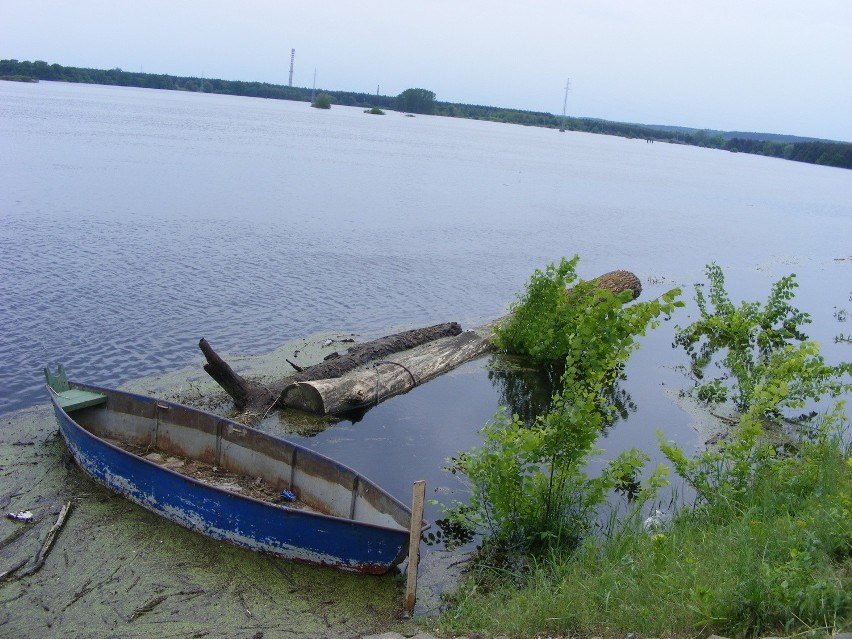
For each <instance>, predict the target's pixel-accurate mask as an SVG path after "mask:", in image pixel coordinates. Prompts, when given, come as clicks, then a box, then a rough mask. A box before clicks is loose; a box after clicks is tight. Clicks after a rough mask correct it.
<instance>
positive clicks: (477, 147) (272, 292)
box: [0, 82, 852, 413]
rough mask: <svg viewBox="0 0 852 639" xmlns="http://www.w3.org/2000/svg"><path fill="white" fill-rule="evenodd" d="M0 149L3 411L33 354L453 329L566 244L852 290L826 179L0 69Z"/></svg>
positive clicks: (770, 163) (704, 154)
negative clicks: (450, 325)
mask: <svg viewBox="0 0 852 639" xmlns="http://www.w3.org/2000/svg"><path fill="white" fill-rule="evenodd" d="M0 145H2V148H3V149H4V152H3V153H2V154H0V180H2V189H0V222H2V225H0V256H2V257H0V312H2V324H3V331H2V333H0V361H2V365H0V387H2V388H3V394H2V397H0V413H2V412H6V411H10V410H15V409H18V408H21V407H24V406H27V405H30V404H33V403H35V402H41V401H43V399H44V398H43V391H42V388H41V377H40V369H41V367H42V366H43V365H45V364H47V363H55V362H58V361H62V362H64V363H65V364H66V367H67V368H68V369H69V370H71V371H73V372H74V373H75V375H77V376H78V377H80V376H82V377H86V378H87V379H89V380H91V381H94V382H101V383H106V384H111V385H114V384H119V383H121V382H123V381H126V380H128V379H130V378H132V377H138V376H142V375H147V374H152V373H156V372H161V371H166V370H171V369H176V368H179V367H182V366H186V365H190V364H193V363H195V362H197V360H198V359H199V357H200V355H199V352H198V350H197V342H198V339H199V338H200V337H202V336H203V337H206V338H207V339H208V340H210V342H211V344H213V345H214V347H215V348H217V350H220V351H222V352H244V353H253V352H261V351H265V350H270V349H272V348H274V347H275V346H277V345H279V344H280V343H282V342H283V341H285V340H288V339H292V338H297V337H302V336H305V335H307V334H310V333H312V332H314V331H318V330H334V331H338V330H339V331H346V332H354V333H358V334H360V335H362V336H364V337H372V336H375V335H378V334H382V333H384V332H387V331H388V330H390V329H397V328H400V329H401V328H410V327H412V326H417V325H425V324H431V323H437V322H442V321H449V320H458V321H461V322H462V323H463V324H464V325H467V326H470V325H471V324H474V323H477V322H480V321H484V320H489V319H492V318H494V317H496V316H498V315H500V314H501V313H502V312H504V310H505V308H506V306H507V305H508V303H509V302H511V301H512V300H513V298H514V295H515V292H516V291H517V290H519V288H521V287H522V285H523V283H524V282H525V281H526V279H527V278H528V276H529V274H530V273H531V271H532V270H533V269H534V268H537V267H543V266H544V265H545V264H547V263H548V262H550V261H553V260H556V259H558V258H559V257H560V256H562V255H568V256H570V255H573V254H574V253H579V254H580V255H581V256H582V261H581V271H582V274H583V275H584V276H587V277H590V276H593V275H596V274H598V273H600V272H603V271H607V270H611V269H615V268H629V269H631V270H634V271H635V272H637V273H638V274H639V275H640V277H641V278H642V279H643V280H646V279H647V278H648V277H651V276H653V277H663V276H664V277H667V278H668V281H667V284H670V285H674V284H682V285H685V286H687V287H688V286H689V285H690V284H691V283H692V282H693V281H695V280H696V279H698V278H699V277H700V276H701V271H702V267H703V265H704V264H706V263H707V262H709V261H711V260H717V261H719V262H720V263H721V264H723V266H725V267H726V268H728V269H733V272H732V273H730V279H731V281H732V284H733V285H732V288H734V289H736V287H737V284H734V282H735V281H736V278H737V276H738V272H739V273H745V274H746V276H745V277H744V279H745V280H747V281H749V283H750V284H752V283H753V284H754V285H755V287H757V288H758V289H759V291H760V292H759V295H760V296H761V297H762V296H764V295H765V291H767V290H768V283H769V282H771V281H773V278H775V277H776V276H777V274H779V273H780V274H783V273H786V272H790V271H792V270H798V271H808V272H810V273H811V276H812V278H813V281H814V282H817V285H819V284H818V283H819V282H821V281H822V282H824V281H826V279H829V280H832V281H833V282H834V284H833V285H832V286H831V287H823V290H821V291H819V292H818V293H816V294H815V295H814V298H815V299H814V302H815V304H816V305H817V306H819V307H821V308H822V307H827V308H829V309H830V307H831V306H832V305H836V304H839V303H840V304H842V303H846V302H847V299H848V294H849V292H850V291H849V290H841V291H840V294H839V295H837V294H836V293H837V286H838V284H837V283H838V282H842V281H844V279H843V278H845V281H846V282H847V285H846V289H852V286H850V285H849V284H848V283H849V282H850V281H852V278H849V263H843V262H834V261H833V260H834V258H843V257H849V249H848V239H849V237H850V236H852V235H851V234H850V233H849V231H850V216H852V213H850V202H852V189H851V188H850V173H849V172H848V171H842V170H840V169H828V168H823V167H814V166H810V165H798V164H793V163H788V162H783V161H779V160H773V159H769V158H759V157H755V156H746V155H744V154H738V155H731V154H725V153H722V152H719V151H711V150H703V149H695V148H690V147H677V146H673V145H665V144H655V145H646V144H644V143H643V142H641V141H631V140H622V139H617V138H608V137H604V136H592V135H585V134H572V133H566V134H562V135H559V134H557V133H555V132H554V131H549V130H543V129H535V128H523V127H517V126H509V125H501V124H494V123H486V122H470V121H461V120H451V119H446V118H431V117H420V116H418V117H417V118H404V117H402V116H401V115H400V114H396V113H388V114H387V115H386V116H383V117H379V116H368V115H365V114H363V113H362V112H361V111H360V110H359V109H351V108H343V107H334V108H333V109H332V110H331V111H330V112H323V111H319V110H316V109H310V108H309V107H308V106H307V105H306V104H304V103H291V102H279V101H270V100H252V99H246V98H235V97H227V96H214V95H206V94H205V95H197V94H186V93H175V92H163V91H148V90H140V89H125V88H117V87H98V86H84V85H65V84H56V83H49V82H42V83H39V84H33V85H26V84H19V83H4V82H0ZM785 262H791V263H792V266H791V265H789V264H787V263H785ZM761 264H763V265H767V264H768V267H767V269H766V272H765V274H764V273H763V272H761V271H758V270H756V268H757V267H758V266H760V265H761ZM664 288H665V287H664V286H658V287H656V289H657V291H656V293H658V292H660V291H662V290H663V289H664ZM840 288H841V289H843V285H840ZM654 289H655V287H653V286H651V287H648V290H649V291H650V292H651V293H652V294H656V293H655V292H654ZM807 310H810V311H811V312H814V310H815V309H813V308H807ZM830 330H831V328H830V327H829V329H827V333H828V332H830ZM661 357H666V356H663V355H661Z"/></svg>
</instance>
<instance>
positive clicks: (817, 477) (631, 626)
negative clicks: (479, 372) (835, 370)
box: [440, 414, 852, 638]
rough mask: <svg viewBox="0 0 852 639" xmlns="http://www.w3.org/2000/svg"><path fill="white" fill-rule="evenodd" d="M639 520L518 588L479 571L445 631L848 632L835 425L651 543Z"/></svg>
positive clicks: (845, 532) (847, 535) (684, 516)
mask: <svg viewBox="0 0 852 639" xmlns="http://www.w3.org/2000/svg"><path fill="white" fill-rule="evenodd" d="M835 418H838V415H837V414H835ZM839 418H840V419H844V418H843V417H842V415H840V416H839ZM829 431H831V432H829ZM640 520H641V517H638V516H636V515H634V516H633V517H632V518H628V520H626V521H624V522H622V523H620V524H617V525H616V528H614V529H613V531H612V532H611V534H609V535H605V536H600V537H597V538H589V539H587V540H586V542H585V543H584V544H583V545H582V546H581V548H580V549H579V550H578V551H577V552H576V553H574V554H571V555H564V554H559V553H558V552H553V553H551V554H550V555H548V556H546V557H544V558H540V559H538V560H537V561H536V562H535V564H534V566H533V567H532V568H531V569H530V570H528V571H527V572H526V573H525V574H524V575H516V576H515V579H514V580H513V579H506V576H505V574H501V575H499V578H498V579H489V578H488V577H489V569H488V568H487V567H484V566H480V567H478V568H477V569H476V571H475V572H474V573H473V574H471V576H470V579H469V580H468V582H467V583H466V584H464V586H463V587H461V588H460V589H459V591H458V592H457V593H456V595H455V597H454V599H453V601H452V602H451V606H450V608H449V609H448V611H447V612H445V613H444V615H443V616H442V617H441V619H440V630H441V631H443V632H448V633H449V632H452V633H473V632H479V633H484V634H486V635H496V634H503V635H507V636H509V637H518V638H529V637H533V636H536V635H539V634H540V635H547V634H550V635H568V634H570V635H572V636H577V635H579V636H602V637H623V636H625V635H626V633H628V632H636V633H638V634H639V635H644V636H654V637H661V636H683V637H686V636H689V637H694V636H696V635H698V634H702V635H709V634H713V633H716V634H723V635H727V636H760V635H766V634H773V633H774V634H785V635H789V634H793V633H813V634H831V633H834V632H837V631H841V630H848V629H850V628H852V460H850V447H849V444H848V442H845V441H844V438H843V435H842V433H841V432H838V430H837V429H835V428H833V427H831V425H830V424H826V425H825V426H824V427H822V428H821V430H820V431H819V436H818V437H816V438H815V439H814V438H810V439H809V438H803V439H802V440H801V441H800V442H799V445H798V449H797V452H796V454H795V455H791V456H786V457H781V456H777V457H773V458H769V459H765V460H762V461H761V462H760V463H759V467H758V468H757V471H756V472H755V474H754V479H753V481H752V482H751V485H750V486H749V488H748V489H747V490H746V491H732V490H726V489H725V488H724V487H722V488H720V489H719V490H718V492H716V493H715V494H713V495H712V496H710V497H709V498H708V499H706V500H705V501H703V502H702V503H701V504H700V505H699V506H697V507H695V508H687V507H684V508H682V509H681V510H680V511H679V512H676V513H675V514H674V515H673V516H672V518H671V520H670V521H669V522H668V523H667V524H664V525H663V526H662V527H661V528H659V529H657V530H655V531H650V532H649V531H646V530H644V528H643V526H642V524H641V521H640ZM519 584H520V585H519Z"/></svg>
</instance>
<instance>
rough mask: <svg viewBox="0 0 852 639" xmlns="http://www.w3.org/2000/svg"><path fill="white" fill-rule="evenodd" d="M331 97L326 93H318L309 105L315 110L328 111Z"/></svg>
mask: <svg viewBox="0 0 852 639" xmlns="http://www.w3.org/2000/svg"><path fill="white" fill-rule="evenodd" d="M331 103H332V97H331V96H330V95H329V94H328V93H320V94H319V95H318V96H317V97H316V99H314V101H313V103H312V104H311V106H312V107H314V108H315V109H330V108H331Z"/></svg>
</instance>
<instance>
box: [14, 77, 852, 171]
mask: <svg viewBox="0 0 852 639" xmlns="http://www.w3.org/2000/svg"><path fill="white" fill-rule="evenodd" d="M0 75H6V76H17V77H24V78H29V79H32V80H33V81H37V80H53V81H58V82H84V83H89V84H107V85H117V86H128V87H144V88H150V89H170V90H177V91H199V92H204V93H221V94H226V95H242V96H247V97H257V98H271V99H276V100H297V101H302V102H311V101H312V97H311V96H312V89H311V88H308V87H293V86H287V85H280V84H271V83H268V82H242V81H238V80H220V79H215V78H214V79H207V78H198V77H186V76H173V75H166V74H160V73H143V72H141V71H140V72H135V71H123V70H122V69H118V68H116V69H88V68H80V67H65V66H62V65H59V64H48V63H47V62H44V61H43V60H36V61H35V62H29V61H18V60H0ZM324 92H325V93H327V94H328V95H330V96H331V97H332V99H333V100H334V103H335V104H339V105H341V106H358V107H366V108H371V107H376V108H385V109H396V110H397V111H405V112H409V113H425V114H434V115H440V116H446V117H454V118H468V119H472V120H488V121H492V122H507V123H511V124H521V125H525V126H540V127H548V128H552V129H567V130H569V131H583V132H587V133H600V134H604V135H617V136H620V137H626V138H637V139H643V140H656V141H660V142H670V143H673V144H689V145H693V146H703V147H708V148H714V149H722V150H726V151H731V152H735V153H736V152H739V153H754V154H757V155H767V156H771V157H777V158H782V159H786V160H793V161H796V162H808V163H811V164H823V165H827V166H836V167H841V168H847V169H849V168H852V144H849V143H846V142H832V141H827V140H818V139H813V138H801V137H796V136H781V135H775V134H764V133H743V132H733V133H727V132H722V131H707V130H698V129H688V128H683V127H671V126H647V125H642V124H630V123H624V122H610V121H608V120H600V119H597V118H575V117H567V118H566V117H562V116H557V115H554V114H552V113H543V112H536V111H522V110H519V109H507V108H502V107H493V106H482V105H474V104H458V103H452V102H438V101H437V100H436V99H435V97H436V96H435V94H434V93H433V92H432V91H429V90H428V89H406V90H405V91H403V92H402V93H400V94H399V95H397V96H387V95H378V93H376V94H369V93H360V92H355V91H333V90H330V89H325V90H324Z"/></svg>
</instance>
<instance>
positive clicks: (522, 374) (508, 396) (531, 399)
mask: <svg viewBox="0 0 852 639" xmlns="http://www.w3.org/2000/svg"><path fill="white" fill-rule="evenodd" d="M562 372H563V369H562V368H561V367H558V366H545V367H541V368H534V367H532V366H531V365H530V363H529V362H528V361H526V360H524V359H523V358H520V357H513V356H508V355H494V356H492V358H491V361H490V362H489V366H488V379H489V380H490V381H491V383H492V385H493V386H494V387H495V389H496V390H497V392H498V393H499V396H500V404H501V405H502V406H506V407H507V408H508V411H509V413H511V414H514V415H517V416H518V417H519V418H520V419H521V421H523V423H524V424H526V425H528V426H530V425H532V423H533V422H534V421H535V419H536V417H537V416H538V415H544V414H545V413H547V412H548V411H550V409H551V407H552V406H553V396H554V395H555V394H556V393H558V392H559V390H560V388H561V386H562ZM626 385H627V377H626V375H624V374H623V373H621V374H620V375H619V376H618V377H617V378H616V380H615V383H614V384H613V385H612V386H611V387H610V388H609V389H608V390H607V391H606V400H607V404H608V405H609V406H611V407H612V408H613V415H612V419H611V420H610V421H609V422H608V423H607V425H606V427H605V428H604V429H603V431H602V432H601V434H602V435H603V436H606V435H607V434H608V433H609V432H610V431H611V430H612V428H613V427H614V426H615V425H616V424H617V423H618V422H620V421H627V418H628V417H629V416H630V414H631V413H635V412H636V411H637V409H638V407H637V405H636V402H635V401H634V400H633V398H632V397H631V396H630V393H629V392H628V391H627V389H626Z"/></svg>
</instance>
